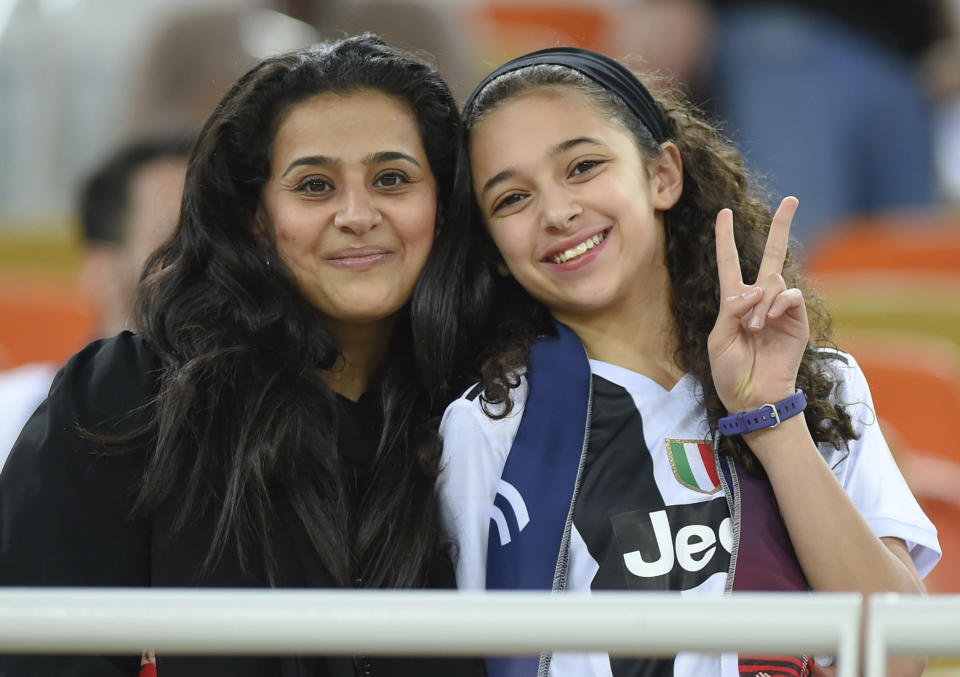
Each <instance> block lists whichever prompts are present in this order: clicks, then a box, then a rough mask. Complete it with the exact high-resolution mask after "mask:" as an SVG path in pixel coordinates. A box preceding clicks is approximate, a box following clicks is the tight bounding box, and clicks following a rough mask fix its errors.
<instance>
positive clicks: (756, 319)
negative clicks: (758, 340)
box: [750, 313, 760, 329]
mask: <svg viewBox="0 0 960 677" xmlns="http://www.w3.org/2000/svg"><path fill="white" fill-rule="evenodd" d="M750 326H751V327H752V328H754V329H759V328H760V315H758V314H757V313H754V314H753V317H751V318H750Z"/></svg>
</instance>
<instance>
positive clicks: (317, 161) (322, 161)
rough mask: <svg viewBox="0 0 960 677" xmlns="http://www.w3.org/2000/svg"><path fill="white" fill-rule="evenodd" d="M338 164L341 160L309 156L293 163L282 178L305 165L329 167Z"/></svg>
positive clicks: (322, 156)
mask: <svg viewBox="0 0 960 677" xmlns="http://www.w3.org/2000/svg"><path fill="white" fill-rule="evenodd" d="M338 164H340V160H339V159H337V158H332V157H328V156H326V155H307V156H305V157H300V158H297V159H296V160H294V161H293V162H291V163H290V165H289V166H288V167H287V168H286V169H285V170H284V172H283V174H281V175H280V176H286V175H287V174H289V173H290V172H291V171H292V170H294V169H295V168H297V167H302V166H303V165H311V166H314V165H323V166H326V167H329V166H333V165H338Z"/></svg>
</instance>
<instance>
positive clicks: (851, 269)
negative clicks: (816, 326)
mask: <svg viewBox="0 0 960 677" xmlns="http://www.w3.org/2000/svg"><path fill="white" fill-rule="evenodd" d="M806 268H807V270H808V272H809V273H810V276H811V277H812V278H813V279H814V280H817V279H820V278H822V277H828V276H831V275H835V274H840V275H846V274H850V273H871V272H873V273H877V272H880V273H887V272H893V271H913V272H919V273H924V274H925V273H937V272H952V273H960V213H950V212H946V213H943V212H921V211H903V212H893V211H891V212H884V213H880V214H873V215H867V216H860V217H856V218H852V219H849V220H846V221H842V222H839V223H837V224H835V225H834V226H833V227H831V228H830V229H829V230H828V231H827V234H826V235H824V236H823V237H821V238H820V239H819V240H818V241H817V243H816V245H815V246H814V247H812V248H811V250H810V251H809V252H808V254H807V256H806Z"/></svg>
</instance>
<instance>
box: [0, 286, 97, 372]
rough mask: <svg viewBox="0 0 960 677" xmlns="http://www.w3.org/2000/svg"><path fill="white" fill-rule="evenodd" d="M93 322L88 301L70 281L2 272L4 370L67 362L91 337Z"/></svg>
mask: <svg viewBox="0 0 960 677" xmlns="http://www.w3.org/2000/svg"><path fill="white" fill-rule="evenodd" d="M93 327H94V318H93V314H92V311H91V310H90V307H89V304H88V302H87V301H86V299H84V298H83V296H81V294H80V293H79V292H78V291H77V290H76V289H74V288H72V287H71V286H69V285H68V284H67V283H66V282H62V283H60V282H57V281H56V278H50V277H41V276H35V275H28V274H21V275H10V274H7V275H3V276H0V369H8V368H10V367H16V366H18V365H21V364H26V363H29V362H56V363H60V362H63V361H65V360H66V359H67V358H68V357H70V355H72V354H73V353H75V352H76V351H77V350H79V349H80V348H81V347H83V345H84V344H85V343H86V342H87V341H88V340H89V339H90V337H91V332H92V331H93Z"/></svg>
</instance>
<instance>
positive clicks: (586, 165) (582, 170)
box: [570, 160, 603, 176]
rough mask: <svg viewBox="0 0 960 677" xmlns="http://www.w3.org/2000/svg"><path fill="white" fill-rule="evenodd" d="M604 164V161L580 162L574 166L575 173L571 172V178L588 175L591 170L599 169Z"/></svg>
mask: <svg viewBox="0 0 960 677" xmlns="http://www.w3.org/2000/svg"><path fill="white" fill-rule="evenodd" d="M602 164H603V161H601V160H583V161H582V162H578V163H577V164H576V165H574V167H573V171H572V172H570V174H571V176H579V175H580V174H586V173H587V172H589V171H590V170H591V169H594V168H596V167H599V166H600V165H602Z"/></svg>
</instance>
